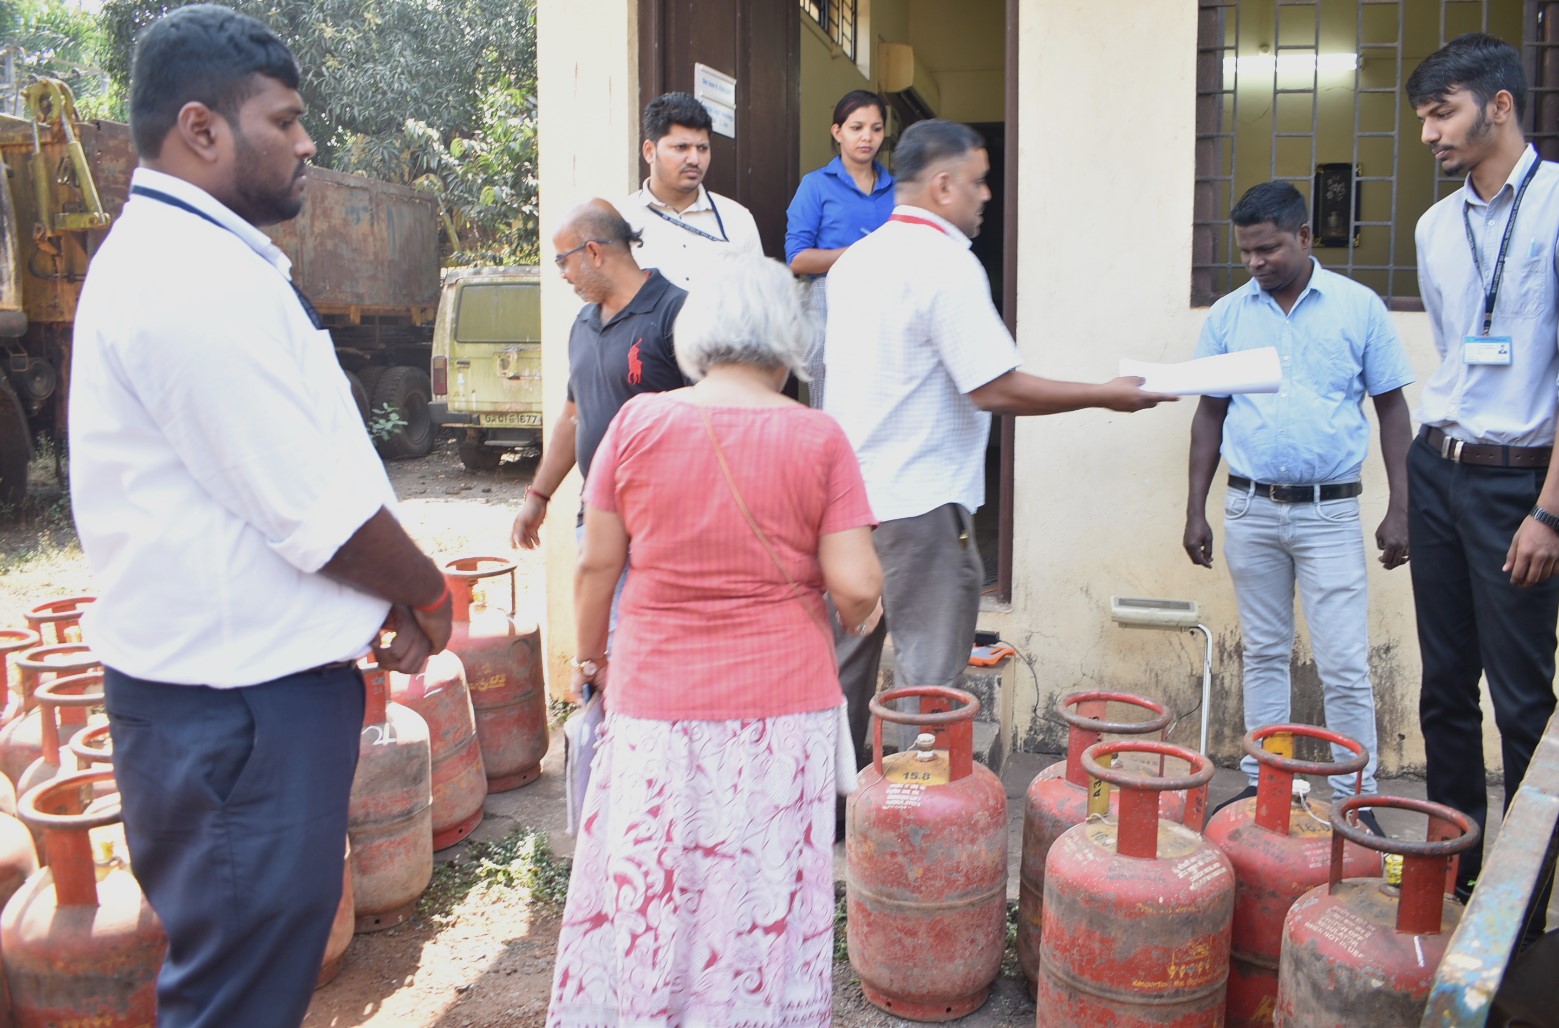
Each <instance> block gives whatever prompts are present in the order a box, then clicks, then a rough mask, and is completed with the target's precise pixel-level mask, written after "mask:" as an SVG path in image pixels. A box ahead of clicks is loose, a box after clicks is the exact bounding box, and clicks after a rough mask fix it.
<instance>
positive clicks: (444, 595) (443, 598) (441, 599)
mask: <svg viewBox="0 0 1559 1028" xmlns="http://www.w3.org/2000/svg"><path fill="white" fill-rule="evenodd" d="M448 600H449V580H448V579H445V580H444V591H443V592H441V593H439V594H438V599H436V600H434V601H433V602H432V603H430V604H428V605H427V606H425V607H424V606H417V605H415V604H414V605H413V606H412V608H411V609H412V610H415V611H418V612H419V613H422V614H431V613H433V612H434V611H435V610H438V609H439V608H440V607H442V606H443V605H444V604H445V603H446V602H448Z"/></svg>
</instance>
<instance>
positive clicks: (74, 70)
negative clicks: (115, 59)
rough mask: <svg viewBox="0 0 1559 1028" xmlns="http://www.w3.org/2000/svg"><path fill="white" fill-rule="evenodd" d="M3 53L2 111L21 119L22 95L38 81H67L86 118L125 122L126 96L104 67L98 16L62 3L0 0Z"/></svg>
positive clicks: (56, 0)
mask: <svg viewBox="0 0 1559 1028" xmlns="http://www.w3.org/2000/svg"><path fill="white" fill-rule="evenodd" d="M0 40H3V41H4V42H3V44H0V54H3V55H4V57H5V62H6V71H7V72H9V75H8V77H7V79H8V80H7V81H6V82H5V83H4V92H3V94H0V109H3V110H4V111H5V112H6V113H8V114H18V115H20V114H22V111H21V109H20V106H19V103H20V101H19V100H18V97H19V96H20V93H21V90H22V89H23V88H24V87H25V86H26V85H27V84H28V83H29V82H31V81H33V80H34V79H38V78H56V79H61V80H62V81H64V83H65V84H66V85H68V86H69V87H70V90H71V92H72V93H74V94H75V95H76V109H77V111H78V112H79V113H80V114H81V115H82V117H86V118H117V117H123V107H124V105H123V96H122V93H121V92H120V91H119V90H117V89H115V88H114V86H113V84H112V82H111V80H110V78H109V76H108V75H107V74H106V73H105V72H104V70H103V69H102V67H101V65H100V63H99V62H100V60H101V57H102V54H103V51H104V48H105V46H106V44H107V37H106V36H105V35H104V33H103V30H102V26H101V25H100V24H99V22H98V19H97V17H96V15H94V14H93V13H91V12H89V11H83V10H81V9H79V8H77V7H73V6H70V5H68V4H66V3H64V2H63V0H0Z"/></svg>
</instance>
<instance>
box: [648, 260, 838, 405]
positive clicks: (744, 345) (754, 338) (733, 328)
mask: <svg viewBox="0 0 1559 1028" xmlns="http://www.w3.org/2000/svg"><path fill="white" fill-rule="evenodd" d="M811 332H812V328H811V325H810V323H809V322H808V321H807V318H806V315H805V313H804V312H803V311H802V308H801V296H800V293H799V287H798V286H797V284H796V279H795V277H794V276H792V274H791V272H790V269H789V268H787V267H785V265H783V264H781V263H780V262H779V261H775V260H770V259H768V258H767V257H759V256H758V255H756V254H747V253H740V254H730V255H727V256H725V257H723V258H722V259H721V260H719V261H715V262H713V263H712V264H711V266H710V268H709V274H708V275H707V276H701V277H700V278H699V280H698V281H697V282H695V283H694V284H693V288H692V289H691V290H689V292H688V294H687V301H686V302H685V303H684V304H683V305H682V313H681V314H679V315H678V316H677V325H676V331H675V334H676V350H677V364H678V366H679V367H681V368H682V373H683V374H684V375H686V376H687V377H688V378H690V379H692V380H693V381H695V382H697V381H699V380H700V379H702V378H703V377H704V376H705V375H706V374H708V373H709V369H710V368H713V367H717V366H719V365H721V364H744V365H748V366H750V367H759V368H771V369H778V368H788V369H789V370H790V371H791V373H792V374H794V375H795V376H796V377H797V378H800V379H802V380H803V381H806V380H807V376H806V374H805V372H804V370H803V364H802V361H803V356H804V354H805V351H806V343H807V339H808V337H809V336H810V334H811Z"/></svg>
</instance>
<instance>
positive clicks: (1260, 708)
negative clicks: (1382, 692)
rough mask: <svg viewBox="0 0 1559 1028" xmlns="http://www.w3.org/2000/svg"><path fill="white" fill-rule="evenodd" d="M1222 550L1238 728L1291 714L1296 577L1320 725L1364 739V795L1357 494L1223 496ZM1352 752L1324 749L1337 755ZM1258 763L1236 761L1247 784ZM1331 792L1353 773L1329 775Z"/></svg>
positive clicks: (1367, 717) (1369, 692)
mask: <svg viewBox="0 0 1559 1028" xmlns="http://www.w3.org/2000/svg"><path fill="white" fill-rule="evenodd" d="M1223 533H1224V537H1223V554H1224V558H1225V559H1226V560H1227V561H1228V562H1229V575H1230V577H1232V578H1233V579H1234V597H1235V600H1236V602H1237V603H1238V606H1239V612H1240V634H1241V636H1242V637H1243V639H1244V644H1245V666H1244V671H1245V687H1244V694H1245V728H1246V730H1247V731H1249V730H1250V729H1253V728H1260V727H1263V726H1265V725H1271V724H1280V723H1283V722H1286V721H1288V720H1289V696H1290V689H1291V686H1290V682H1289V661H1290V659H1291V656H1292V654H1293V649H1294V583H1295V581H1296V580H1297V581H1298V583H1299V595H1300V598H1301V599H1302V600H1303V601H1304V605H1305V621H1306V622H1308V624H1309V626H1310V643H1311V648H1312V649H1313V650H1314V652H1315V666H1316V670H1317V671H1319V672H1320V676H1321V689H1322V698H1323V700H1324V702H1325V707H1326V727H1327V728H1329V729H1331V730H1332V731H1334V732H1337V733H1338V734H1340V735H1346V736H1348V737H1349V738H1350V739H1354V740H1357V741H1358V742H1361V743H1363V744H1364V747H1365V749H1366V750H1367V751H1368V752H1369V758H1370V761H1369V764H1368V765H1366V766H1365V768H1364V792H1365V793H1374V792H1375V764H1376V755H1375V694H1374V690H1373V689H1372V688H1371V686H1370V676H1369V638H1368V619H1369V595H1368V591H1367V588H1366V585H1365V560H1364V533H1363V531H1362V529H1361V528H1360V525H1359V501H1358V498H1357V497H1353V498H1350V499H1343V500H1327V501H1325V502H1321V503H1317V502H1310V503H1277V502H1274V501H1273V500H1270V499H1268V498H1266V497H1265V496H1261V495H1259V494H1257V493H1255V491H1254V489H1253V488H1251V487H1247V488H1245V489H1232V488H1231V489H1230V490H1229V492H1228V495H1227V497H1226V498H1225V500H1224V518H1223ZM1350 755H1351V754H1350V753H1349V751H1348V750H1347V749H1345V748H1344V747H1341V746H1333V747H1332V756H1333V759H1335V760H1344V759H1346V758H1347V757H1349V756H1350ZM1258 767H1259V765H1258V764H1257V763H1256V759H1255V758H1254V757H1250V756H1246V757H1245V758H1244V759H1243V760H1241V761H1240V768H1241V770H1243V771H1244V772H1245V773H1246V775H1248V776H1249V777H1250V780H1251V782H1252V783H1253V784H1254V783H1255V781H1256V777H1257V770H1258ZM1329 781H1330V782H1331V784H1332V794H1333V795H1334V796H1339V797H1341V796H1351V795H1353V792H1354V784H1355V776H1354V775H1351V774H1350V775H1333V776H1332V777H1331V778H1330V779H1329Z"/></svg>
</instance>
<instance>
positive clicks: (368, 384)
mask: <svg viewBox="0 0 1559 1028" xmlns="http://www.w3.org/2000/svg"><path fill="white" fill-rule="evenodd" d="M388 370H389V369H388V368H387V367H385V366H384V365H383V364H364V365H363V366H362V367H360V368H358V369H357V379H358V381H360V382H362V383H363V395H364V398H365V400H366V399H368V398H372V396H373V394H374V390H375V389H377V388H378V387H379V379H381V378H383V377H384V373H385V372H386V371H388Z"/></svg>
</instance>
